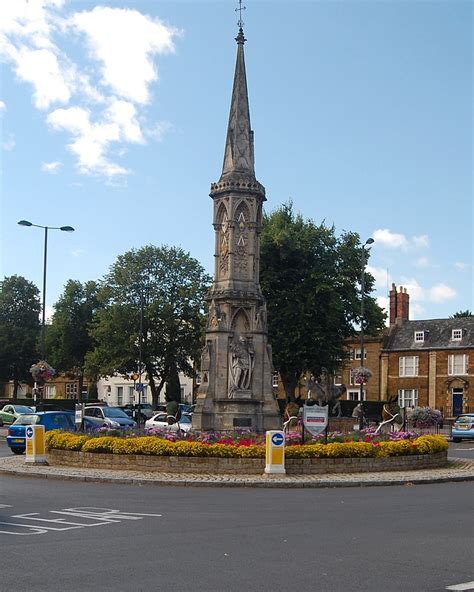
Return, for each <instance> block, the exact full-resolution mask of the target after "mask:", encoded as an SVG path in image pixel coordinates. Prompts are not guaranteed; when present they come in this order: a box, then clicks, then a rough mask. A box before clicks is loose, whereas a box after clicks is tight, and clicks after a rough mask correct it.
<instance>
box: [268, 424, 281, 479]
mask: <svg viewBox="0 0 474 592" xmlns="http://www.w3.org/2000/svg"><path fill="white" fill-rule="evenodd" d="M265 473H266V474H267V475H271V474H275V473H279V474H282V473H286V469H285V433H284V432H283V431H281V430H270V431H268V432H267V433H266V440H265Z"/></svg>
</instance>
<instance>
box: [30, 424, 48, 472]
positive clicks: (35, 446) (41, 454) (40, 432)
mask: <svg viewBox="0 0 474 592" xmlns="http://www.w3.org/2000/svg"><path fill="white" fill-rule="evenodd" d="M25 436H26V457H25V462H26V463H33V464H45V463H46V455H45V447H44V426H43V425H33V426H27V427H26V429H25Z"/></svg>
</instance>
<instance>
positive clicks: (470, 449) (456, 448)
mask: <svg viewBox="0 0 474 592" xmlns="http://www.w3.org/2000/svg"><path fill="white" fill-rule="evenodd" d="M454 450H474V448H455V449H454Z"/></svg>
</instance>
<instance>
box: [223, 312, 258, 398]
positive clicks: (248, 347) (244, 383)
mask: <svg viewBox="0 0 474 592" xmlns="http://www.w3.org/2000/svg"><path fill="white" fill-rule="evenodd" d="M232 329H233V337H232V339H231V340H230V341H229V354H228V356H229V395H228V396H229V399H233V398H234V395H235V393H236V392H237V391H249V390H250V385H251V383H252V372H253V367H254V357H255V351H254V349H253V345H252V342H251V340H250V339H247V338H246V337H244V334H245V333H246V332H248V330H249V320H248V317H247V315H246V313H245V311H244V310H242V309H239V310H238V311H237V313H236V314H235V315H234V318H233V320H232Z"/></svg>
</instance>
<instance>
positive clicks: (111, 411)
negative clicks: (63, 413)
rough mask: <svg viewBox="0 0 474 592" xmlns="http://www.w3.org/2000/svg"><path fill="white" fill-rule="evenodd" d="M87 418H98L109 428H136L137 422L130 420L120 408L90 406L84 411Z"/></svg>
mask: <svg viewBox="0 0 474 592" xmlns="http://www.w3.org/2000/svg"><path fill="white" fill-rule="evenodd" d="M84 416H85V417H97V418H99V419H101V420H102V421H103V422H104V425H105V426H107V427H109V428H136V427H137V422H136V421H133V419H130V418H129V417H128V415H127V414H126V413H125V411H123V410H122V409H120V407H107V406H104V405H97V406H95V405H88V406H87V407H86V408H85V409H84Z"/></svg>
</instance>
